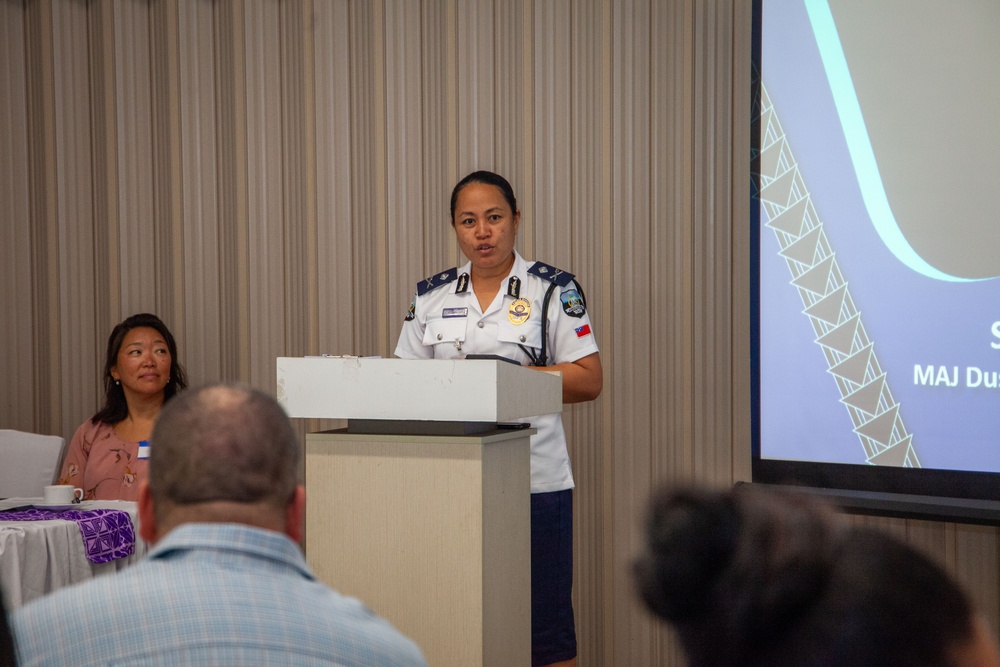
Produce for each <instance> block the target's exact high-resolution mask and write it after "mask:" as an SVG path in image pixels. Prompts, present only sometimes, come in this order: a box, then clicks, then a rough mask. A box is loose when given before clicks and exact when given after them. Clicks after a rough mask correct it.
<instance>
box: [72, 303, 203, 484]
mask: <svg viewBox="0 0 1000 667" xmlns="http://www.w3.org/2000/svg"><path fill="white" fill-rule="evenodd" d="M186 386H187V379H186V377H185V375H184V369H183V368H181V365H180V363H178V361H177V343H176V342H174V337H173V335H172V334H171V333H170V330H169V329H167V325H165V324H164V323H163V322H162V321H161V320H160V318H158V317H157V316H156V315H151V314H149V313H139V314H137V315H132V316H131V317H128V318H126V319H125V320H124V321H123V322H121V323H120V324H118V325H117V326H115V328H114V329H113V330H112V331H111V336H110V337H109V338H108V355H107V361H106V362H105V364H104V392H105V396H106V397H105V400H104V407H103V408H101V409H100V411H98V413H97V414H96V415H94V416H93V417H91V418H90V419H88V420H87V421H85V422H84V423H83V424H81V425H80V428H78V429H77V430H76V434H75V435H74V436H73V440H72V441H70V444H69V449H68V450H67V452H66V459H65V460H64V461H63V465H62V471H61V472H60V474H59V483H60V484H72V485H73V486H78V487H80V488H81V489H83V499H84V500H136V497H137V493H138V490H139V481H140V480H143V479H146V473H147V471H146V467H147V461H146V459H145V458H141V459H140V458H139V456H140V452H139V443H140V442H146V441H148V440H149V435H150V433H152V432H153V422H155V421H156V417H157V416H158V415H159V414H160V409H161V408H162V407H163V404H164V403H165V402H166V401H168V400H170V398H171V397H172V396H173V395H174V394H176V393H177V392H178V391H180V390H182V389H184V387H186ZM145 452H148V450H144V452H143V456H144V457H145Z"/></svg>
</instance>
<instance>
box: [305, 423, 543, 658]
mask: <svg viewBox="0 0 1000 667" xmlns="http://www.w3.org/2000/svg"><path fill="white" fill-rule="evenodd" d="M533 433H535V430H534V429H524V430H518V431H492V432H490V433H488V434H484V435H462V436H436V435H435V436H423V435H380V434H356V433H349V432H348V431H347V429H341V430H337V431H327V432H322V433H311V434H308V435H307V436H306V536H307V540H306V558H307V560H308V561H309V564H310V566H311V567H312V568H313V570H314V571H315V573H316V576H317V577H319V579H320V580H321V581H323V582H325V583H327V584H329V585H330V586H331V587H333V588H335V589H336V590H338V591H340V592H341V593H344V594H346V595H353V596H355V597H358V598H359V599H361V600H362V601H364V602H365V603H366V604H367V605H368V606H369V607H370V608H371V609H372V610H374V611H375V612H376V613H377V614H379V615H380V616H382V617H384V618H386V619H388V620H389V621H390V622H391V623H392V624H393V625H394V626H395V627H396V628H397V629H399V630H400V632H402V633H404V634H406V635H407V636H409V637H410V638H412V639H413V640H414V641H415V642H416V643H417V644H418V645H419V646H420V648H421V650H423V652H424V655H425V657H426V658H427V662H428V664H431V665H435V666H442V667H450V666H454V667H469V666H470V665H488V666H491V667H492V666H494V665H495V666H497V667H500V666H504V667H506V666H508V665H527V664H530V660H531V531H530V521H531V506H530V472H529V465H530V460H529V444H528V441H529V438H530V436H531V435H532V434H533Z"/></svg>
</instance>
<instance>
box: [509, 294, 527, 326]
mask: <svg viewBox="0 0 1000 667" xmlns="http://www.w3.org/2000/svg"><path fill="white" fill-rule="evenodd" d="M529 315H531V302H530V301H528V300H527V299H525V298H524V297H521V298H520V299H514V301H513V302H512V303H511V304H510V308H509V309H508V310H507V319H508V320H510V323H511V324H524V322H525V321H526V320H527V319H528V316H529Z"/></svg>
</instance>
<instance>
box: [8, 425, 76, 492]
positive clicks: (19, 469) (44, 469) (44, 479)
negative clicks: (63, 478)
mask: <svg viewBox="0 0 1000 667" xmlns="http://www.w3.org/2000/svg"><path fill="white" fill-rule="evenodd" d="M65 448H66V441H65V440H64V439H63V438H60V437H59V436H57V435H40V434H38V433H25V432H24V431H12V430H10V429H0V498H41V497H42V490H43V487H45V486H47V485H49V484H54V483H55V480H56V476H57V475H58V474H59V465H60V464H61V463H62V457H63V450H65Z"/></svg>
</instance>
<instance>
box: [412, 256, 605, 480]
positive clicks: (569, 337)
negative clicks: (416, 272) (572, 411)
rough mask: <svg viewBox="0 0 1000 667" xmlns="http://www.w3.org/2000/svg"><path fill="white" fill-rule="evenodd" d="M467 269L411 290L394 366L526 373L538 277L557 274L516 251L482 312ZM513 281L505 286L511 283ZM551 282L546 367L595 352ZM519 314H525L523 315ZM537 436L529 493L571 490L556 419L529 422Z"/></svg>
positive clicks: (538, 314)
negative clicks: (463, 363)
mask: <svg viewBox="0 0 1000 667" xmlns="http://www.w3.org/2000/svg"><path fill="white" fill-rule="evenodd" d="M471 266H472V263H471V262H467V263H466V264H465V265H464V266H463V267H461V268H459V269H457V270H456V269H451V270H450V271H446V272H444V273H441V274H438V275H436V276H432V277H431V278H428V279H427V280H425V281H423V282H422V286H421V285H418V289H417V295H416V296H415V297H414V299H413V302H412V303H411V305H410V311H409V313H408V314H407V316H406V320H405V321H404V322H403V328H402V331H401V332H400V334H399V343H398V344H397V345H396V351H395V355H396V356H397V357H400V358H402V359H461V358H463V357H465V355H467V354H496V355H500V356H503V357H507V358H508V359H513V360H515V361H517V362H519V363H520V364H521V365H530V364H531V363H532V359H531V356H530V355H529V353H528V352H526V351H525V350H524V349H522V348H521V346H524V347H525V348H527V349H528V350H529V351H531V353H532V354H535V355H537V354H538V353H539V351H540V348H541V347H542V345H541V339H542V302H543V300H544V298H545V292H546V290H548V288H549V286H550V285H551V284H552V281H550V280H547V279H545V278H542V277H540V276H539V275H536V273H533V272H529V269H530V268H532V266H534V271H535V272H537V273H541V274H542V275H552V274H553V273H556V274H559V273H561V272H559V271H558V270H556V269H553V268H552V267H549V266H547V265H544V264H540V263H529V262H526V261H525V260H524V259H523V258H522V257H521V256H520V255H519V254H518V253H517V252H516V251H515V253H514V266H513V267H511V271H510V273H509V274H508V276H507V277H506V278H504V280H503V283H502V284H501V286H500V290H499V292H498V293H497V295H496V297H495V298H494V299H493V302H492V303H491V304H490V305H489V307H488V308H487V309H486V311H485V312H483V311H482V310H481V309H480V307H479V299H477V298H476V295H475V293H474V292H473V290H472V284H471ZM512 279H513V280H514V285H513V286H512V284H511V281H512ZM559 282H565V281H564V280H562V279H560V278H559V277H558V276H557V285H556V288H555V290H554V291H553V294H552V297H551V299H550V303H549V308H548V318H549V321H548V325H547V328H548V335H547V337H548V339H549V342H548V349H547V356H548V360H549V363H550V364H557V363H570V362H574V361H576V360H578V359H582V358H583V357H586V356H589V355H591V354H594V353H596V352H598V349H597V343H596V341H595V340H594V333H593V330H592V328H591V323H590V316H589V315H588V313H587V312H586V309H585V307H584V306H583V303H582V299H581V297H580V293H579V291H578V289H577V286H576V283H575V282H573V281H569V282H568V283H567V284H565V285H560V284H558V283H559ZM525 311H527V314H526V313H525ZM521 421H525V422H530V423H531V425H532V427H534V428H536V429H538V433H536V434H535V435H533V436H532V437H531V491H532V493H541V492H548V491H562V490H564V489H571V488H573V486H574V484H573V472H572V470H571V468H570V463H569V454H568V452H567V450H566V434H565V431H564V430H563V424H562V417H561V415H560V414H559V413H555V414H550V415H539V416H535V417H529V418H526V419H523V420H521Z"/></svg>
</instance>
